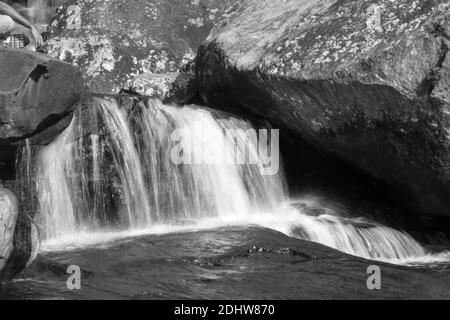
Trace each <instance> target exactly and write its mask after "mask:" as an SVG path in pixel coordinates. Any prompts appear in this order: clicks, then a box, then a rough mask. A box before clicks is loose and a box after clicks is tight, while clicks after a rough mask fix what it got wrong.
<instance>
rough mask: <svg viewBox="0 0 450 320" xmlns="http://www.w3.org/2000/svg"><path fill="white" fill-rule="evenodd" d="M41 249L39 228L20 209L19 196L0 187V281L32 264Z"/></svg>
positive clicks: (8, 278) (9, 277)
mask: <svg viewBox="0 0 450 320" xmlns="http://www.w3.org/2000/svg"><path fill="white" fill-rule="evenodd" d="M38 250H39V235H38V231H37V228H36V227H35V226H34V225H33V223H32V222H31V219H30V218H29V217H28V216H26V215H25V214H23V212H21V211H20V210H19V204H18V201H17V198H16V196H15V195H14V194H13V193H12V192H10V191H9V190H7V189H5V188H3V187H0V283H1V282H3V281H7V280H10V279H11V278H12V277H13V276H15V275H16V274H18V273H19V272H20V271H22V270H23V269H24V268H25V267H26V266H27V265H29V264H30V263H31V262H32V261H33V260H34V259H35V258H36V255H37V252H38Z"/></svg>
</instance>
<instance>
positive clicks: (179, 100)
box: [122, 72, 197, 104]
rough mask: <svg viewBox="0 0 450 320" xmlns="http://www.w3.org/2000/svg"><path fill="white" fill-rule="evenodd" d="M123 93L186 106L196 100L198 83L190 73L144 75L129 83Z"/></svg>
mask: <svg viewBox="0 0 450 320" xmlns="http://www.w3.org/2000/svg"><path fill="white" fill-rule="evenodd" d="M122 92H124V93H131V94H137V95H140V96H146V97H151V98H156V99H160V100H161V101H163V103H176V104H186V103H189V102H190V101H192V100H193V99H195V98H196V96H197V82H196V79H195V75H194V74H190V73H179V72H172V73H144V74H141V75H139V76H137V77H136V78H134V79H132V80H130V81H128V82H127V83H126V84H125V87H124V88H123V89H122Z"/></svg>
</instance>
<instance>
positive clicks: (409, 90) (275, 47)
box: [196, 0, 450, 216]
mask: <svg viewBox="0 0 450 320" xmlns="http://www.w3.org/2000/svg"><path fill="white" fill-rule="evenodd" d="M449 9H450V3H449V2H448V1H444V0H438V1H426V2H423V1H412V2H411V1H409V0H408V1H406V0H401V1H395V2H392V1H388V0H382V1H374V0H364V1H349V0H345V1H326V0H321V1H301V2H300V3H299V2H298V1H296V0H287V1H282V2H280V1H277V2H273V1H269V0H264V1H256V0H245V1H242V3H241V5H240V6H239V7H238V8H237V9H236V11H235V12H234V13H233V14H232V15H231V16H230V18H229V19H228V21H227V23H224V24H223V25H222V26H220V27H218V28H216V29H215V30H213V31H212V33H211V35H210V36H209V38H208V40H207V41H206V42H205V43H204V44H203V45H202V47H201V48H200V50H199V54H198V58H197V63H196V73H197V79H198V85H199V94H200V96H201V97H202V99H203V100H204V102H206V103H208V104H209V105H211V106H218V107H220V108H221V109H225V110H227V111H233V112H236V113H240V114H243V115H246V116H248V115H251V116H252V117H255V118H259V119H265V120H269V121H270V122H271V123H272V124H273V126H274V127H278V128H280V129H281V130H282V131H284V132H289V134H291V133H293V134H294V135H295V136H296V139H297V140H298V141H304V142H306V143H307V144H308V145H313V146H315V147H316V148H317V149H318V150H320V151H321V152H322V153H323V154H326V155H327V156H330V157H334V158H335V159H338V160H339V161H343V162H344V163H348V164H350V165H352V166H353V167H354V168H355V169H356V170H360V171H361V172H364V173H365V174H368V175H369V176H371V177H372V178H374V179H375V180H376V181H381V182H383V183H385V184H386V185H387V186H389V187H390V188H391V189H392V190H393V192H392V197H393V198H394V199H396V200H397V201H398V202H399V203H400V204H401V206H402V207H403V208H406V209H408V210H409V211H415V212H423V213H427V214H430V215H432V216H436V215H449V212H450V210H449V208H450V198H449V197H448V194H449V191H450V169H449V168H450V166H449V163H450V134H449V133H450V116H449V115H450V112H449V110H450V85H449V76H448V75H449V72H450V62H449V61H450V58H449V55H448V54H447V53H448V50H449V47H450V37H449V26H450V13H449ZM299 154H301V152H300V151H299Z"/></svg>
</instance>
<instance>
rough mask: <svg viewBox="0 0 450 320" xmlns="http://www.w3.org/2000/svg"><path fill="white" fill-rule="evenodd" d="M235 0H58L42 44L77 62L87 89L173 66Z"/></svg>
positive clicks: (190, 54) (116, 85)
mask: <svg viewBox="0 0 450 320" xmlns="http://www.w3.org/2000/svg"><path fill="white" fill-rule="evenodd" d="M237 2H238V0H171V1H161V0H148V1H142V0H128V1H126V0H97V1H92V0H61V1H60V3H61V7H60V9H59V14H58V17H57V19H56V21H55V22H54V23H53V24H52V26H51V32H50V40H49V41H48V42H47V48H46V50H47V51H48V53H49V54H50V55H52V56H54V57H57V58H59V59H61V60H64V61H67V62H71V63H73V64H75V65H77V66H79V67H80V68H81V70H82V71H83V73H84V74H85V76H86V77H87V79H88V80H89V84H90V86H91V89H93V90H96V91H105V92H111V91H118V90H120V89H121V88H122V86H123V85H124V84H125V83H126V81H127V80H130V79H133V78H134V77H135V76H137V75H139V74H142V73H149V72H153V73H167V72H177V71H179V70H180V68H181V67H182V66H183V65H185V64H186V63H188V62H189V61H191V60H192V59H193V58H194V55H195V52H196V50H197V47H198V46H199V45H200V43H201V42H202V41H203V40H205V38H206V37H207V36H208V34H209V32H210V30H211V28H212V27H213V26H214V25H215V23H216V21H218V20H219V18H220V17H223V16H226V15H227V13H228V11H229V10H231V9H232V8H233V6H234V4H235V3H237Z"/></svg>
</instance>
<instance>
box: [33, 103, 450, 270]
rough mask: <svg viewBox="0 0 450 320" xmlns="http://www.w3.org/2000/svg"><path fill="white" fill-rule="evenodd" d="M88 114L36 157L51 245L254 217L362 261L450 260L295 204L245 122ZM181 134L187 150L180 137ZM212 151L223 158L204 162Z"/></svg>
mask: <svg viewBox="0 0 450 320" xmlns="http://www.w3.org/2000/svg"><path fill="white" fill-rule="evenodd" d="M88 117H89V121H86V120H85V117H83V115H82V114H81V113H79V114H77V115H75V117H74V119H73V121H72V123H71V125H70V126H69V127H68V128H67V129H66V131H65V132H64V133H63V134H61V135H60V137H59V138H58V139H57V140H56V141H54V142H53V143H52V144H51V145H49V146H48V147H46V148H44V149H43V150H42V151H41V152H40V154H39V156H38V160H39V161H38V162H39V164H38V167H39V168H38V170H37V189H38V193H39V213H40V214H39V215H38V217H39V218H38V219H39V221H40V225H41V226H42V230H43V234H44V239H45V240H46V242H47V243H57V242H61V241H62V240H61V238H64V237H68V236H69V238H70V235H72V237H71V238H70V239H72V240H73V241H75V240H74V239H76V238H77V237H78V236H79V234H80V232H86V233H91V234H101V233H107V232H110V231H114V230H115V231H124V230H134V231H136V230H146V229H151V228H153V227H155V226H161V225H165V226H172V227H171V228H169V227H167V229H168V230H175V229H174V228H173V227H174V226H178V227H180V228H189V227H191V228H192V227H195V228H201V227H202V226H205V227H212V226H223V225H225V224H253V225H260V226H263V227H267V228H271V229H275V230H278V231H280V232H283V233H285V234H287V235H289V236H292V237H297V238H302V239H307V240H311V241H315V242H319V243H322V244H324V245H327V246H330V247H333V248H336V249H338V250H341V251H343V252H346V253H349V254H352V255H356V256H360V257H364V258H370V259H377V260H389V261H393V262H398V263H401V262H402V261H419V260H420V259H429V260H433V261H448V260H449V257H450V255H449V254H448V253H444V254H441V255H439V256H433V257H432V256H430V255H429V252H428V251H427V250H426V249H424V248H423V247H422V246H421V245H420V244H419V243H418V242H416V241H415V240H414V239H413V238H412V237H410V236H409V235H408V234H406V233H404V232H400V231H396V230H393V229H390V228H387V227H384V226H381V225H378V224H375V223H373V222H370V221H362V220H359V219H348V218H346V219H344V218H342V217H339V216H338V215H337V214H335V213H333V211H332V210H328V211H327V212H326V213H322V214H319V215H315V216H313V215H308V214H307V213H306V212H304V211H303V210H301V209H299V208H296V207H295V206H293V205H290V204H288V199H287V197H286V195H285V192H284V187H283V185H284V183H283V174H282V170H280V173H279V174H275V175H263V174H261V163H262V162H264V159H263V156H262V149H264V148H261V141H258V139H253V138H252V135H251V134H247V133H251V132H252V127H251V125H250V124H249V123H247V122H245V121H242V120H239V119H236V118H233V117H230V116H228V115H226V114H223V113H220V112H213V111H210V110H207V109H204V108H200V107H195V106H189V107H183V108H180V107H174V106H166V105H163V104H162V103H161V102H160V101H157V100H148V102H147V105H143V104H142V103H140V104H136V105H135V106H133V107H132V108H129V109H128V110H125V109H123V108H120V106H119V105H118V103H117V102H116V100H114V99H112V98H111V99H103V98H95V103H94V106H93V108H92V110H91V111H90V114H89V116H88ZM230 131H232V132H233V134H232V135H228V133H229V132H230ZM183 139H184V140H185V141H183V150H182V152H180V151H181V150H178V149H177V148H176V145H175V147H174V141H175V142H181V140H183ZM237 140H240V142H241V143H236V141H237ZM263 144H264V143H263ZM265 144H266V146H267V141H266V142H265ZM208 155H216V156H217V155H219V158H220V161H211V162H207V163H204V162H201V161H199V160H204V158H205V156H208ZM174 157H175V158H176V157H184V158H185V159H189V160H190V162H189V163H181V164H180V163H176V162H175V161H174ZM236 158H242V159H246V158H248V159H252V160H254V161H252V162H250V163H251V164H241V163H239V164H236ZM210 160H211V159H210ZM213 160H214V159H213ZM215 160H217V159H215ZM44 247H45V243H44ZM49 247H51V246H49Z"/></svg>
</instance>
